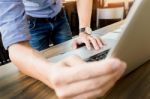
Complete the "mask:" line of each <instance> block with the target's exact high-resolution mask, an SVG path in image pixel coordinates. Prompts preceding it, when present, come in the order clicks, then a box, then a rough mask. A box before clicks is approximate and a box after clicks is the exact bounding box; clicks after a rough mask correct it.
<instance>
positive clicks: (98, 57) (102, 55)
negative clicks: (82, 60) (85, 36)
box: [86, 49, 110, 62]
mask: <svg viewBox="0 0 150 99" xmlns="http://www.w3.org/2000/svg"><path fill="white" fill-rule="evenodd" d="M109 50H110V49H108V50H105V51H103V52H101V53H98V54H96V55H93V56H91V57H89V58H87V59H86V61H87V62H92V61H99V60H102V59H104V58H106V56H107V54H108V52H109Z"/></svg>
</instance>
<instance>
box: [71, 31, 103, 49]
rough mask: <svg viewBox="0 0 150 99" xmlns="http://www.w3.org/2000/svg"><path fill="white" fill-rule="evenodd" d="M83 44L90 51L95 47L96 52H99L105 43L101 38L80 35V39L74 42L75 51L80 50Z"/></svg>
mask: <svg viewBox="0 0 150 99" xmlns="http://www.w3.org/2000/svg"><path fill="white" fill-rule="evenodd" d="M83 43H84V44H85V45H86V47H87V49H88V50H91V48H92V47H94V49H95V50H99V49H100V48H102V47H103V45H104V43H103V41H102V40H101V39H100V38H98V37H94V36H92V35H89V34H87V33H80V34H79V37H77V38H75V39H74V40H73V43H72V46H73V48H74V49H76V48H78V45H80V44H83Z"/></svg>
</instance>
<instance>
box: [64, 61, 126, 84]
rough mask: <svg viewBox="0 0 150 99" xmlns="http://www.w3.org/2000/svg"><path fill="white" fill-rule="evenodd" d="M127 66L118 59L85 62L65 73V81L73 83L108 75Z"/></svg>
mask: <svg viewBox="0 0 150 99" xmlns="http://www.w3.org/2000/svg"><path fill="white" fill-rule="evenodd" d="M123 67H125V66H124V65H123V64H122V62H121V61H120V60H118V59H107V60H103V61H99V62H91V63H84V64H82V65H81V66H80V67H79V66H75V67H72V68H69V69H67V70H66V72H64V73H63V77H64V80H65V81H64V82H66V83H72V82H77V81H81V80H86V79H91V78H94V77H98V76H102V75H106V74H109V73H112V72H115V71H116V70H118V69H119V68H123Z"/></svg>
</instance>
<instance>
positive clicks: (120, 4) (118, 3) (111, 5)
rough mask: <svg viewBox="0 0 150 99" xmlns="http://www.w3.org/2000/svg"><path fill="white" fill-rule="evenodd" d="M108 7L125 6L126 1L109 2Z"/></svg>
mask: <svg viewBox="0 0 150 99" xmlns="http://www.w3.org/2000/svg"><path fill="white" fill-rule="evenodd" d="M107 7H109V8H117V7H124V8H125V3H124V2H115V3H108V4H107Z"/></svg>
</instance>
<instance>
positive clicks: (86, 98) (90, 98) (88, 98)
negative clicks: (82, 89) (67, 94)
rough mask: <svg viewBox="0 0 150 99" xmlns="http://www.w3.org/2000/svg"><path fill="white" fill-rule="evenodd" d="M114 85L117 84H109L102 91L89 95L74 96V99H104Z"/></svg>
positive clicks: (98, 90)
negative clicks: (102, 98) (100, 98)
mask: <svg viewBox="0 0 150 99" xmlns="http://www.w3.org/2000/svg"><path fill="white" fill-rule="evenodd" d="M114 84H115V82H112V83H109V84H107V86H105V87H104V88H102V89H97V90H92V91H89V92H87V93H84V94H80V95H78V96H74V97H73V98H72V99H95V98H98V97H102V96H104V95H105V94H106V93H107V92H108V91H109V90H110V89H111V88H112V87H113V86H114Z"/></svg>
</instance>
